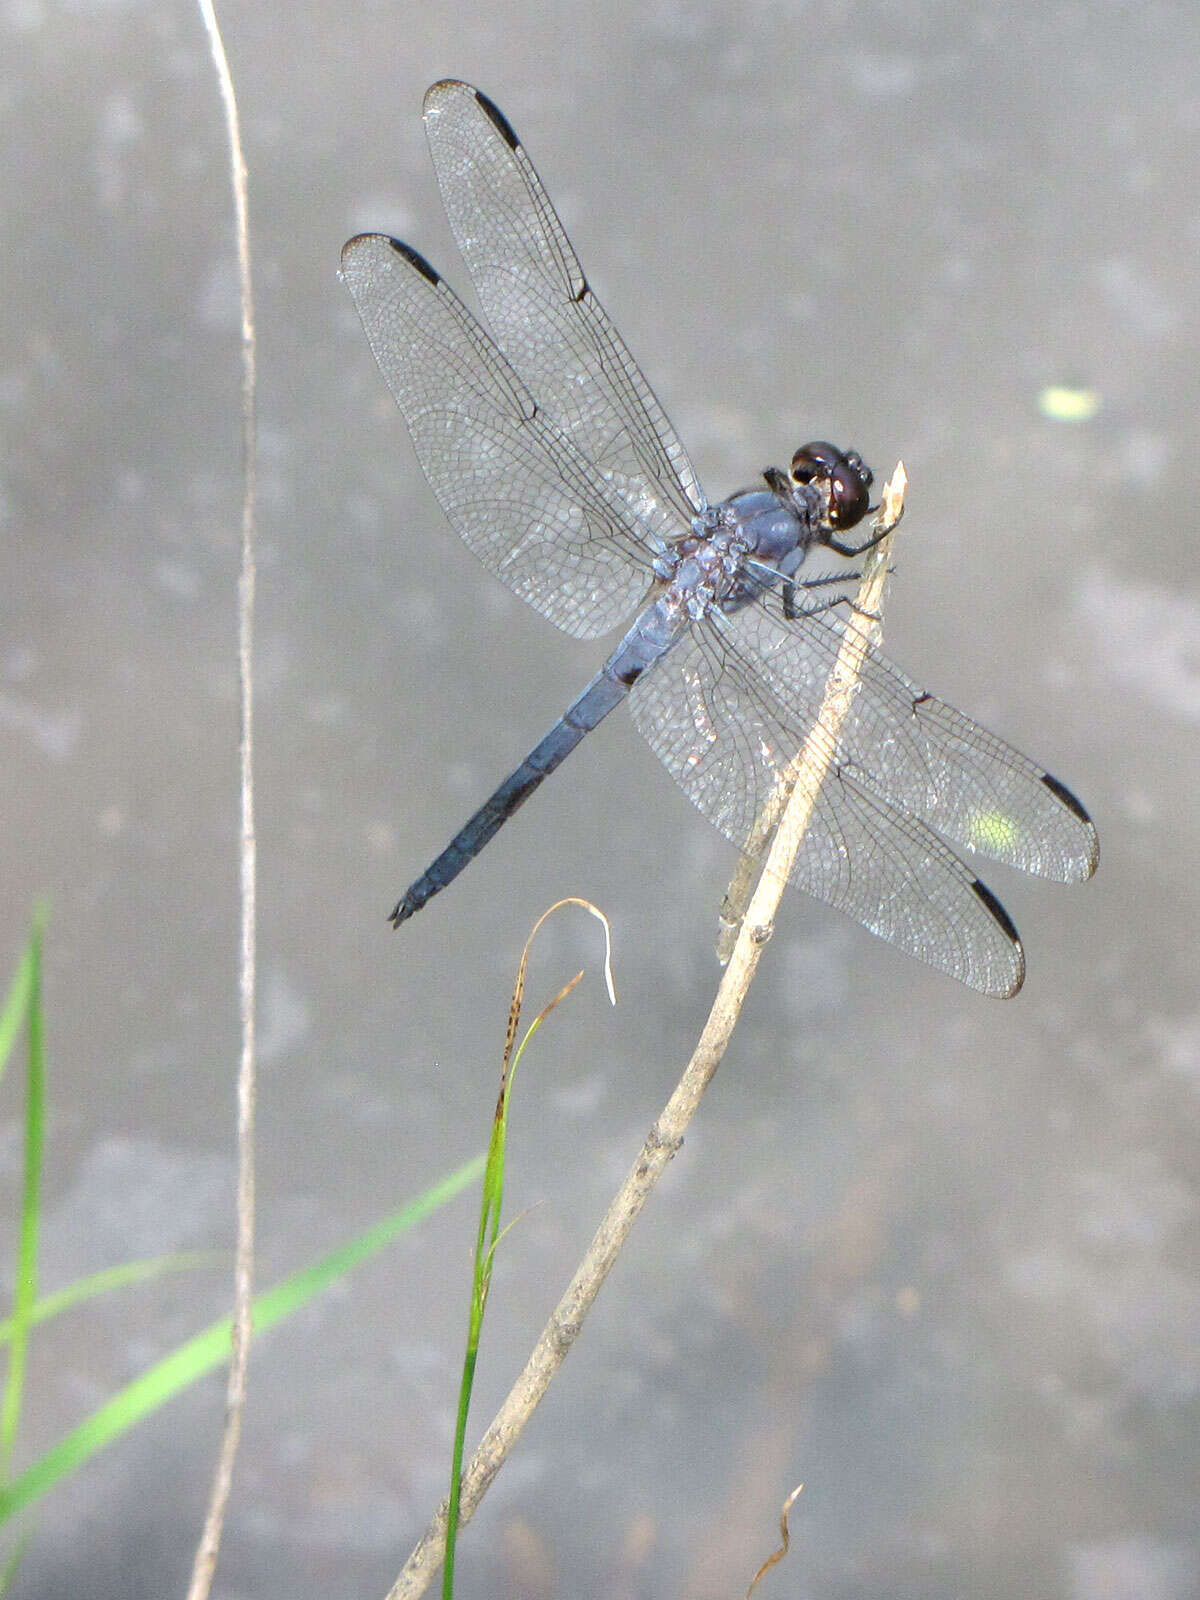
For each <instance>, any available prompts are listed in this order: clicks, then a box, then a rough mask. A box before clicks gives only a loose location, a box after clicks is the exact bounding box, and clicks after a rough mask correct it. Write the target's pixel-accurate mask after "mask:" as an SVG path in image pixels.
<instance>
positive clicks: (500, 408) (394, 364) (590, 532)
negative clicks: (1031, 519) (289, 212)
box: [342, 234, 653, 639]
mask: <svg viewBox="0 0 1200 1600" xmlns="http://www.w3.org/2000/svg"><path fill="white" fill-rule="evenodd" d="M342 277H343V278H344V279H345V281H346V284H347V286H348V288H349V290H350V293H351V294H352V295H353V297H354V303H355V305H356V306H357V308H358V314H359V317H360V318H361V320H362V325H363V328H364V329H365V331H366V335H367V339H368V340H369V341H370V345H371V349H372V351H373V352H374V354H375V359H376V361H377V362H378V363H379V367H380V370H381V371H382V373H383V375H384V377H385V378H386V379H387V383H388V387H389V388H390V389H391V391H392V394H393V395H394V396H395V399H396V403H397V405H398V406H399V407H400V411H401V413H402V415H403V417H404V420H405V422H406V423H407V424H408V431H409V433H410V434H411V435H412V441H413V446H414V448H415V449H416V452H417V457H418V459H419V461H420V463H421V466H422V468H423V469H424V472H425V476H426V478H428V480H429V484H430V487H431V488H432V489H433V492H434V494H435V495H436V496H437V498H438V500H439V501H440V502H441V506H442V509H443V510H444V511H445V513H446V515H447V517H448V518H449V519H450V521H451V523H452V524H453V526H454V527H455V528H456V529H457V531H458V532H459V533H460V534H461V535H462V537H463V539H464V540H465V541H466V543H467V544H468V545H469V546H470V548H471V549H472V550H473V551H474V552H475V554H476V555H477V556H478V557H479V558H480V560H481V561H482V562H483V563H484V565H485V566H486V567H488V568H489V569H490V570H491V571H492V572H494V573H495V574H496V576H497V577H498V578H501V579H502V580H503V581H504V582H505V583H506V584H508V586H509V588H510V589H512V590H513V591H514V592H515V593H516V594H518V595H520V596H521V598H522V599H523V600H527V601H528V602H529V604H530V605H531V606H533V607H534V608H535V609H536V610H538V611H540V612H541V613H542V614H543V616H546V617H549V618H550V620H551V621H552V622H554V623H556V624H557V625H558V626H559V627H560V628H562V629H564V630H565V632H567V633H569V634H573V635H574V636H575V637H576V638H579V639H589V638H596V637H598V636H599V635H600V634H603V633H608V632H609V631H610V630H611V629H612V628H614V627H616V625H617V624H618V623H619V622H621V621H623V620H624V619H625V618H627V617H628V615H629V614H630V612H631V611H632V610H633V609H634V608H635V607H636V606H637V604H638V603H639V602H640V600H641V599H642V597H643V596H644V594H645V592H646V589H647V587H648V585H649V583H650V581H651V576H652V574H651V572H650V562H651V561H652V559H653V552H652V551H651V550H650V549H649V547H648V546H647V543H646V534H645V529H644V527H643V526H642V524H641V523H640V522H639V519H638V515H637V513H636V511H635V510H634V509H633V508H632V507H631V506H630V505H629V504H628V502H627V501H626V500H625V499H624V498H623V496H622V494H621V492H620V489H619V487H618V486H616V485H614V484H611V483H606V482H605V481H604V479H603V478H602V477H601V476H600V475H599V474H598V473H597V472H596V470H595V468H594V467H593V466H592V465H591V463H590V462H588V461H587V460H586V458H585V457H584V456H583V455H582V454H581V452H580V450H579V447H578V445H577V444H576V443H575V442H574V441H572V440H571V439H570V438H568V437H567V436H566V435H565V434H564V433H563V432H562V431H561V429H559V428H557V427H556V426H555V425H554V423H553V422H552V421H551V419H550V418H549V417H548V416H547V415H546V414H545V413H544V412H543V411H541V410H540V409H539V408H538V406H537V404H536V403H535V401H534V399H533V396H532V395H531V394H530V393H529V390H528V389H527V388H526V387H525V385H524V383H523V382H522V381H521V379H520V377H519V376H518V375H517V373H516V372H515V371H514V370H513V368H512V367H511V365H510V364H509V363H508V362H507V361H506V360H505V358H504V356H503V355H502V354H501V353H500V351H499V350H498V349H497V348H496V346H495V344H494V342H493V341H492V339H491V338H489V336H488V335H487V333H485V331H484V330H483V328H481V327H480V325H479V324H478V323H477V322H476V321H475V319H474V317H472V316H471V314H470V312H469V311H468V310H467V309H466V307H465V306H464V305H463V304H462V302H461V301H460V300H459V299H458V298H457V296H456V295H455V294H454V292H453V291H452V290H451V289H450V288H449V286H448V285H447V284H446V283H444V282H443V280H442V279H441V278H440V277H439V276H438V274H437V273H436V272H435V271H434V270H433V268H432V267H431V266H430V265H429V263H428V262H427V261H425V260H424V259H423V257H421V256H419V255H418V254H417V253H416V251H415V250H411V249H410V248H409V247H408V246H407V245H405V244H401V243H400V242H399V241H398V240H395V239H389V238H387V237H386V236H385V235H383V234H360V235H359V236H358V237H357V238H354V239H351V240H350V241H349V243H348V244H347V245H346V246H345V248H344V249H343V251H342Z"/></svg>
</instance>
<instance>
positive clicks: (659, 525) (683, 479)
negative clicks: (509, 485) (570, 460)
mask: <svg viewBox="0 0 1200 1600" xmlns="http://www.w3.org/2000/svg"><path fill="white" fill-rule="evenodd" d="M425 131H426V134H427V136H428V139H429V148H430V150H431V152H432V154H433V161H434V166H435V167H436V169H437V176H438V183H439V185H440V186H441V191H442V199H443V202H444V204H445V207H446V214H447V216H448V217H449V219H450V225H451V227H452V228H453V230H454V235H455V238H456V239H457V241H458V247H459V249H460V250H461V252H462V255H463V259H464V261H465V262H466V264H467V270H468V271H469V272H470V274H471V278H472V281H473V282H474V284H475V288H476V290H477V292H478V294H479V298H480V301H481V303H482V305H483V309H484V315H485V316H486V318H487V322H488V326H489V327H490V328H491V331H492V333H493V335H494V336H495V338H496V340H497V342H498V343H499V345H500V347H501V348H502V349H503V350H504V352H505V354H506V355H507V356H508V358H509V360H510V361H511V362H512V364H513V366H514V367H516V369H517V371H518V372H519V373H520V374H521V376H522V378H523V379H524V380H525V382H526V384H528V386H529V389H530V391H531V392H532V393H533V395H534V396H535V397H536V399H537V402H538V404H539V405H540V406H542V407H543V408H544V409H545V410H546V411H547V412H548V413H549V415H550V416H551V417H552V418H553V420H554V421H555V422H556V423H557V424H558V426H559V427H560V428H561V429H562V430H563V432H564V433H566V434H567V435H568V437H570V438H571V439H572V440H573V441H574V443H575V444H576V445H578V446H579V448H580V450H581V451H582V452H583V454H584V455H585V456H587V457H588V459H589V460H591V461H593V462H594V463H595V464H596V466H597V467H598V468H599V469H600V471H601V472H603V473H604V474H605V475H606V476H608V477H610V478H611V479H612V480H613V481H614V482H615V483H617V484H619V485H620V486H621V487H622V489H623V491H624V493H625V495H626V497H627V499H628V500H629V502H630V504H631V505H634V506H635V507H636V508H637V510H638V512H639V514H640V515H641V517H642V518H643V520H644V521H645V523H646V525H647V527H648V528H649V529H650V530H651V531H652V534H653V535H654V536H655V537H656V538H658V539H660V540H666V539H670V538H672V537H676V536H678V534H679V533H681V532H684V531H686V529H687V526H688V524H689V522H690V520H691V517H692V516H693V514H694V513H695V512H696V511H698V510H700V509H702V507H703V505H704V496H703V493H702V491H701V489H700V485H699V483H698V482H697V479H696V474H695V472H694V471H693V470H692V465H691V462H690V461H689V460H688V456H687V452H686V450H685V449H684V447H683V445H682V443H681V442H680V440H679V438H678V436H677V435H676V433H675V430H674V429H673V428H672V426H671V424H670V422H669V421H668V420H667V417H666V415H665V414H664V412H663V409H662V407H661V406H660V405H659V403H658V400H657V399H656V398H655V395H654V392H653V390H652V389H651V388H650V385H649V384H648V383H647V382H646V379H645V378H644V377H643V375H642V373H641V371H640V369H639V368H638V365H637V363H636V362H635V361H634V359H633V357H632V356H631V355H630V353H629V350H628V349H627V348H626V345H625V342H624V340H623V339H622V338H621V336H620V334H619V333H618V332H617V330H616V328H614V327H613V325H612V322H611V321H610V320H609V317H608V314H607V312H606V311H605V310H604V307H603V306H602V305H601V304H600V302H599V301H598V300H597V299H596V297H595V295H594V294H593V293H592V290H591V288H590V287H589V285H588V281H587V278H586V276H585V275H584V271H583V268H582V267H581V266H580V264H579V259H578V257H577V256H576V254H575V252H574V250H573V249H572V248H571V244H570V241H569V240H568V238H567V235H566V233H565V231H564V230H563V226H562V224H561V222H560V221H559V220H558V217H557V215H556V214H555V211H554V207H553V206H552V205H551V204H550V200H549V197H548V196H547V194H546V191H545V189H544V188H543V187H542V183H541V180H540V179H539V177H538V175H537V173H536V171H535V170H534V167H533V163H532V162H531V161H530V159H529V157H528V155H527V154H526V153H525V149H524V147H523V145H522V144H521V142H520V140H519V139H518V138H517V136H516V134H515V133H514V132H513V130H512V128H511V126H510V125H509V123H508V121H507V119H506V118H505V117H504V115H503V113H502V112H501V111H500V110H499V109H498V108H497V107H496V106H494V105H493V104H492V102H491V101H490V100H489V99H488V98H487V96H486V95H483V94H480V92H479V91H478V90H477V89H473V88H472V87H471V86H470V85H469V84H465V83H458V82H454V81H450V80H447V81H445V82H442V83H435V84H434V85H433V87H432V88H431V89H430V90H429V92H428V94H427V95H426V96H425Z"/></svg>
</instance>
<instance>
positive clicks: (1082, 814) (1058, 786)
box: [1042, 772, 1092, 828]
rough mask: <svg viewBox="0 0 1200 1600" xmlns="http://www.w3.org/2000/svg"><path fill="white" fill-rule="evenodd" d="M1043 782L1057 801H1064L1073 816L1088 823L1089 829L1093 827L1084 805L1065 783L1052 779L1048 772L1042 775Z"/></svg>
mask: <svg viewBox="0 0 1200 1600" xmlns="http://www.w3.org/2000/svg"><path fill="white" fill-rule="evenodd" d="M1042 782H1043V783H1044V784H1045V785H1046V787H1047V789H1049V791H1050V793H1051V794H1052V795H1053V796H1054V797H1055V799H1057V800H1061V801H1062V803H1063V805H1064V806H1066V808H1067V810H1068V811H1069V812H1071V814H1072V815H1073V816H1076V817H1078V818H1079V820H1080V822H1086V823H1087V825H1088V827H1089V828H1090V827H1091V826H1092V819H1091V817H1089V816H1088V814H1087V811H1086V810H1085V809H1084V806H1083V803H1082V802H1081V801H1080V800H1079V799H1078V798H1077V796H1075V795H1073V794H1072V793H1071V791H1070V789H1068V788H1067V786H1066V784H1065V783H1060V782H1059V780H1058V779H1057V778H1055V777H1052V776H1051V775H1050V773H1048V772H1043V773H1042Z"/></svg>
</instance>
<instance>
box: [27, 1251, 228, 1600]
mask: <svg viewBox="0 0 1200 1600" xmlns="http://www.w3.org/2000/svg"><path fill="white" fill-rule="evenodd" d="M229 1259H230V1257H229V1252H228V1250H181V1251H179V1252H178V1253H177V1254H175V1255H168V1256H151V1257H150V1258H149V1259H147V1260H145V1261H126V1262H125V1263H123V1265H121V1266H119V1267H105V1268H104V1269H103V1270H102V1271H101V1272H93V1273H91V1274H90V1275H89V1276H88V1277H86V1278H80V1280H79V1282H78V1283H69V1284H68V1285H67V1287H66V1288H65V1289H56V1290H55V1291H54V1293H53V1294H46V1295H43V1296H42V1298H41V1299H40V1300H38V1301H35V1303H34V1306H33V1310H32V1311H31V1312H30V1314H29V1326H30V1327H31V1328H35V1327H36V1326H37V1325H38V1323H39V1322H49V1321H50V1319H51V1317H57V1316H61V1315H62V1313H63V1312H64V1311H69V1310H70V1309H71V1307H72V1306H74V1305H78V1304H79V1303H80V1302H81V1301H83V1300H92V1299H94V1298H95V1297H96V1296H97V1295H101V1294H109V1293H110V1292H111V1291H112V1290H113V1289H123V1288H125V1287H126V1285H127V1284H131V1283H142V1282H143V1281H144V1280H145V1279H146V1278H157V1277H158V1276H160V1274H162V1273H164V1272H191V1271H194V1270H195V1269H196V1268H197V1267H227V1266H228V1265H229ZM14 1325H15V1319H14V1318H13V1317H5V1318H4V1319H3V1321H0V1344H6V1343H7V1342H8V1340H9V1339H11V1338H12V1333H13V1327H14ZM3 1592H4V1591H3V1590H2V1589H0V1594H3Z"/></svg>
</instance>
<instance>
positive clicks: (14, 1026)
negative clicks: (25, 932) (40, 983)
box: [0, 906, 45, 1074]
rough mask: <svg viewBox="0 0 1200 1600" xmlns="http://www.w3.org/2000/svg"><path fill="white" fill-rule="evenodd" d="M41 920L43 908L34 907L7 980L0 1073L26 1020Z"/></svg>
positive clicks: (0, 1013)
mask: <svg viewBox="0 0 1200 1600" xmlns="http://www.w3.org/2000/svg"><path fill="white" fill-rule="evenodd" d="M44 923H45V912H44V911H43V910H42V908H41V906H39V907H38V908H37V909H36V910H35V911H34V914H33V928H32V930H31V932H30V935H29V939H28V941H27V943H26V945H25V948H24V950H23V951H22V952H21V959H20V961H18V962H17V970H16V972H15V973H14V974H13V980H12V983H11V984H9V987H8V994H7V995H6V996H5V998H4V1006H3V1008H2V1009H0V1074H3V1072H4V1069H5V1067H6V1066H7V1065H8V1058H9V1056H10V1055H12V1048H13V1045H14V1044H16V1042H17V1035H18V1034H19V1033H20V1031H21V1025H22V1023H23V1022H24V1021H25V1013H26V1011H27V1010H28V1009H29V996H30V993H31V990H32V985H33V971H34V961H35V956H34V943H35V940H38V939H40V936H41V932H42V928H43V925H44Z"/></svg>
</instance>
